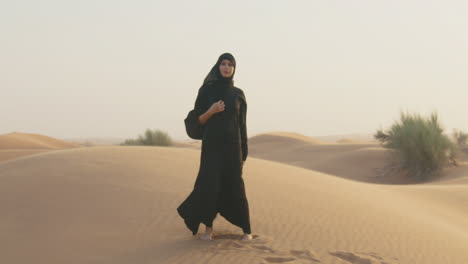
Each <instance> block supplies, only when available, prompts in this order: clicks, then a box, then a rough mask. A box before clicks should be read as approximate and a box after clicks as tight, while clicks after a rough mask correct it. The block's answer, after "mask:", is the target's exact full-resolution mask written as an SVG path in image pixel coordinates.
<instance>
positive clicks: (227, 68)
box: [219, 59, 234, 78]
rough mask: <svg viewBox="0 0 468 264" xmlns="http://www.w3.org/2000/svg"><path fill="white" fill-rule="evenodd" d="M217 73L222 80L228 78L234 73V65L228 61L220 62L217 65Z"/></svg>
mask: <svg viewBox="0 0 468 264" xmlns="http://www.w3.org/2000/svg"><path fill="white" fill-rule="evenodd" d="M219 72H220V73H221V75H222V76H223V77H224V78H229V77H231V76H232V74H233V73H234V64H232V62H231V61H230V60H226V59H224V60H222V61H221V64H220V65H219Z"/></svg>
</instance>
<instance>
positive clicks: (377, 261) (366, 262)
mask: <svg viewBox="0 0 468 264" xmlns="http://www.w3.org/2000/svg"><path fill="white" fill-rule="evenodd" d="M329 253H330V255H332V256H335V257H337V258H340V259H342V260H344V261H347V262H349V263H352V264H394V263H395V262H390V261H388V260H385V259H384V258H383V257H381V256H379V255H377V253H374V252H367V253H366V252H356V254H355V253H352V252H345V251H335V252H329ZM357 254H361V255H365V256H359V255H357ZM369 257H370V258H369ZM394 259H396V258H394Z"/></svg>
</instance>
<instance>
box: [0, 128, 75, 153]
mask: <svg viewBox="0 0 468 264" xmlns="http://www.w3.org/2000/svg"><path fill="white" fill-rule="evenodd" d="M79 146H80V145H78V144H75V143H71V142H66V141H63V140H59V139H55V138H51V137H48V136H44V135H39V134H32V133H16V132H14V133H9V134H3V135H0V149H62V148H76V147H79Z"/></svg>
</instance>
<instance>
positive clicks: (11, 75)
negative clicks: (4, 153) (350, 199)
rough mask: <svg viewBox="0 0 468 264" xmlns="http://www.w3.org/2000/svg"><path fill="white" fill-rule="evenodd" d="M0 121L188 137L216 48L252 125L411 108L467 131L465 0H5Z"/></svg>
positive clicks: (330, 121)
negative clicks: (227, 60) (230, 64)
mask: <svg viewBox="0 0 468 264" xmlns="http://www.w3.org/2000/svg"><path fill="white" fill-rule="evenodd" d="M0 33H1V34H0V47H1V48H0V89H1V90H0V91H1V95H0V134H4V133H10V132H13V131H18V132H28V133H40V134H45V135H48V136H52V137H58V138H70V137H107V136H109V137H110V136H112V137H125V138H130V137H136V136H137V135H138V134H141V133H142V132H143V131H144V130H145V129H146V128H152V129H162V130H165V131H167V132H168V133H169V134H170V135H171V136H172V137H174V138H176V139H188V137H187V136H186V134H185V129H184V124H183V119H184V118H185V116H186V114H187V112H188V111H189V110H190V109H191V108H192V107H193V104H194V101H195V97H196V94H197V91H198V88H199V87H200V85H201V83H202V81H203V78H204V77H205V75H206V74H207V73H208V71H209V70H210V68H211V67H212V65H213V64H214V63H215V62H216V59H217V58H218V56H219V55H220V54H221V53H223V52H231V53H232V54H233V55H234V56H235V58H236V60H237V69H236V75H235V78H234V79H235V85H236V86H238V87H240V88H241V89H243V90H244V92H245V95H246V97H247V102H248V115H247V122H248V124H247V126H248V133H249V136H253V135H255V134H258V133H262V132H267V131H294V132H298V133H302V134H305V135H308V136H319V135H332V134H346V133H373V132H375V130H377V129H379V128H381V127H383V128H386V127H388V126H390V125H391V123H392V122H393V121H394V120H396V119H397V118H398V117H399V111H400V110H409V111H418V112H420V113H422V114H429V113H430V112H431V111H437V112H438V113H439V116H440V118H441V120H442V123H443V125H444V127H445V128H446V129H447V130H448V131H451V130H452V128H459V129H463V130H465V131H468V117H467V116H468V92H467V88H468V2H467V1H463V0H460V1H442V0H441V1H430V0H424V1H411V0H387V1H379V0H369V1H358V0H352V1H350V0H343V1H330V0H326V1H325V0H321V1H312V0H308V1H293V0H291V1H286V0H283V1H272V0H268V1H267V0H265V1H252V0H251V1H239V0H236V1H233V0H232V1H219V0H216V1H215V0H213V1H154V0H148V1H116V0H112V1H111V0H108V1H98V0H93V1H83V0H80V1H63V0H57V1H50V0H43V1H33V0H31V1H21V0H15V1H2V2H0Z"/></svg>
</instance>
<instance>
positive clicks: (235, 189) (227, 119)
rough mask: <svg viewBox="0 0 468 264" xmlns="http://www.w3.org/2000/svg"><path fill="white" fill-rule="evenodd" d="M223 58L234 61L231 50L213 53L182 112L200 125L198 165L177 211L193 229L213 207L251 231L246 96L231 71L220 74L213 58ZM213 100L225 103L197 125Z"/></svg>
mask: <svg viewBox="0 0 468 264" xmlns="http://www.w3.org/2000/svg"><path fill="white" fill-rule="evenodd" d="M226 58H228V59H229V60H231V61H233V64H234V65H235V60H234V58H233V57H232V55H230V54H228V53H225V54H222V55H221V56H220V57H219V59H218V61H217V63H216V64H215V66H213V68H212V70H211V71H210V73H209V74H208V75H207V77H206V78H205V81H204V84H203V85H202V87H201V88H200V89H199V90H198V95H197V98H196V101H195V106H194V109H193V110H192V111H193V114H192V115H191V116H190V117H187V118H188V119H189V120H191V124H192V125H193V127H192V128H193V129H196V130H198V131H202V147H201V156H200V167H199V170H198V175H197V178H196V180H195V184H194V187H193V190H192V192H191V193H190V194H189V195H188V197H187V198H186V199H185V200H184V201H183V202H182V203H181V204H180V205H179V207H178V208H177V212H178V213H179V215H180V216H181V217H182V218H183V220H184V223H185V225H186V226H187V228H188V229H189V230H190V231H192V234H193V235H195V234H197V232H198V228H199V225H200V223H205V224H207V225H210V224H211V223H212V221H213V219H214V218H215V217H216V215H217V213H220V214H221V215H222V216H223V217H224V218H225V219H226V220H228V221H229V222H230V223H232V224H234V225H236V226H239V227H240V228H242V230H243V231H244V232H245V233H248V234H250V233H251V227H250V216H249V205H248V201H247V197H246V191H245V185H244V180H243V177H242V169H243V165H244V162H245V160H246V159H247V155H248V144H247V125H246V123H247V122H246V116H247V101H246V98H245V94H244V92H243V91H242V89H240V88H238V87H235V86H234V85H233V82H232V76H231V77H230V78H223V77H222V76H220V74H219V64H220V63H221V61H222V60H223V59H226ZM233 75H234V74H233ZM219 100H223V101H224V103H225V108H224V111H222V112H218V113H216V114H214V115H213V116H211V118H209V119H208V121H207V122H206V123H205V124H204V125H201V124H200V123H199V122H198V116H199V115H201V114H203V113H205V112H206V111H207V110H208V109H209V107H210V106H211V105H212V104H213V103H214V102H217V101H219ZM187 129H188V130H190V129H191V128H190V127H189V128H187Z"/></svg>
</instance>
